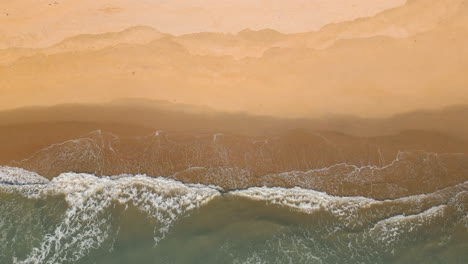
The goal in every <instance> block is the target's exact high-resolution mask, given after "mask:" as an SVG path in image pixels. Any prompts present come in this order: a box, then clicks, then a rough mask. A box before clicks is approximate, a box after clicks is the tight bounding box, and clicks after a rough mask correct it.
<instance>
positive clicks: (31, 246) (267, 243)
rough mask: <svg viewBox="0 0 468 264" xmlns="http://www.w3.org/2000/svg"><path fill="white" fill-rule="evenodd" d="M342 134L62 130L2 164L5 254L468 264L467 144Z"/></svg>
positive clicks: (31, 260) (41, 259)
mask: <svg viewBox="0 0 468 264" xmlns="http://www.w3.org/2000/svg"><path fill="white" fill-rule="evenodd" d="M329 138H330V136H328V138H324V137H323V136H322V135H319V136H316V135H314V136H313V137H311V138H301V140H300V141H299V143H298V144H296V145H294V141H293V140H292V139H281V138H280V139H265V140H261V141H259V140H251V139H245V138H234V139H232V138H231V139H230V138H228V137H224V136H222V135H215V136H214V137H211V136H210V137H207V138H206V139H203V138H202V139H200V140H199V139H197V140H198V141H197V140H194V139H193V138H191V139H186V138H180V139H179V140H178V141H175V140H172V141H171V140H166V139H165V138H162V136H161V133H160V132H157V133H155V134H153V135H150V136H147V137H142V138H132V139H116V138H114V137H110V136H106V135H105V134H102V133H101V132H93V133H92V134H90V135H86V136H84V137H82V138H79V139H74V140H67V141H64V142H59V143H57V144H54V145H52V146H49V147H46V148H44V149H41V150H39V151H37V152H35V153H33V154H32V156H30V157H27V158H25V159H22V160H19V161H16V162H12V163H10V164H8V165H5V166H0V263H1V264H4V263H5V264H9V263H18V264H19V263H25V264H26V263H28V264H36V263H38V264H39V263H40V264H43V263H44V264H45V263H47V264H49V263H50V264H56V263H82V264H85V263H86V264H88V263H89V264H93V263H99V264H101V263H103V264H107V263H109V264H110V263H112V264H114V263H161V264H164V263H167V264H170V263H180V264H182V263H200V264H209V263H223V264H224V263H281V264H283V263H293V264H301V263H304V264H309V263H370V264H376V263H468V177H467V176H468V156H467V154H464V153H435V152H424V151H409V150H403V151H400V150H395V149H394V148H393V146H394V144H389V146H392V148H390V147H387V148H385V146H386V145H385V142H383V141H376V142H370V143H369V142H363V143H362V142H357V143H356V140H355V139H352V140H351V139H346V141H345V139H342V141H341V142H344V143H341V145H340V144H338V143H339V142H340V141H338V140H336V139H335V140H333V141H330V140H329ZM184 140H185V141H184ZM275 140H276V141H275ZM304 142H309V143H308V145H307V144H305V143H304ZM349 142H352V144H353V145H351V143H349ZM382 142H383V143H382ZM390 142H395V140H394V139H392V140H390ZM402 142H406V141H402ZM377 143H378V144H379V145H378V146H377V147H375V146H376V144H377ZM405 144H406V143H405ZM301 146H304V147H301ZM349 146H351V147H349ZM369 146H371V147H369ZM398 148H400V146H398ZM129 153H130V154H129ZM112 172H115V173H112ZM138 172H141V173H138ZM158 175H159V176H158Z"/></svg>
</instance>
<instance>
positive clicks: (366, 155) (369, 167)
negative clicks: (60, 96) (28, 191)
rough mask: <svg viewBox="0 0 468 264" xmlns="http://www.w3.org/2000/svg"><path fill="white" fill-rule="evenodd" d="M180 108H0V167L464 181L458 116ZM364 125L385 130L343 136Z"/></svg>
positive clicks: (361, 183) (392, 189) (278, 179)
mask: <svg viewBox="0 0 468 264" xmlns="http://www.w3.org/2000/svg"><path fill="white" fill-rule="evenodd" d="M185 109H189V110H186V111H181V110H178V109H177V105H172V104H166V105H164V108H162V107H161V105H160V104H154V105H152V106H151V107H147V106H146V107H136V106H135V105H120V104H117V105H116V104H109V105H94V106H93V105H91V106H77V105H69V106H57V107H52V108H38V109H34V110H31V109H19V110H16V111H10V112H9V114H8V115H7V114H5V113H3V115H2V113H0V120H2V123H0V126H1V129H0V145H2V148H1V149H0V162H1V163H0V165H7V166H12V167H20V168H24V169H27V170H30V171H33V172H36V173H38V174H40V175H42V176H44V177H47V178H49V179H51V178H53V177H56V176H58V175H60V174H61V173H64V172H78V173H81V172H83V173H91V174H95V175H101V176H111V175H120V174H132V175H136V174H145V175H148V176H151V177H159V176H162V177H167V178H172V179H176V180H179V181H182V182H185V183H202V184H214V185H218V186H221V187H223V188H224V189H226V190H234V189H245V188H248V187H253V186H270V187H275V186H277V187H296V186H298V187H302V188H307V189H313V190H318V191H325V192H327V193H330V194H334V195H341V196H343V195H348V196H349V195H352V196H354V195H361V196H366V197H373V198H377V199H385V198H396V197H403V196H408V195H414V194H422V193H427V192H433V191H436V190H438V189H441V188H444V187H448V186H452V185H454V184H458V183H462V182H464V181H466V180H468V154H467V153H468V143H467V142H466V141H465V140H464V139H463V138H460V137H457V136H456V135H457V134H461V133H462V132H463V129H465V127H464V126H466V125H465V124H463V123H462V124H460V125H459V127H458V128H457V129H453V127H455V126H452V127H440V128H439V129H437V130H436V131H428V130H424V128H427V126H428V125H431V123H430V122H427V123H425V122H424V121H427V120H431V118H432V117H431V116H430V115H427V114H426V115H425V116H424V118H420V119H419V121H420V122H419V123H418V125H419V128H420V130H414V129H413V130H405V126H404V125H400V126H399V127H398V126H396V125H395V124H402V123H403V124H404V122H402V121H401V120H398V118H397V117H395V118H393V119H388V120H361V121H358V122H357V124H361V127H358V125H356V124H354V125H353V126H349V125H348V126H347V124H348V123H350V122H351V121H353V120H357V119H352V118H348V119H346V120H344V119H343V120H341V121H340V122H341V123H340V122H338V121H334V122H331V123H330V124H326V123H325V122H323V121H320V120H290V119H275V118H270V117H258V116H249V115H243V114H238V115H233V114H223V113H218V112H209V113H207V112H206V111H209V110H206V109H205V110H204V111H205V112H203V111H201V110H200V109H195V110H197V111H195V110H194V109H192V108H189V107H187V106H185ZM461 109H462V110H463V108H461ZM462 110H460V111H459V114H461V115H463V114H464V112H463V111H462ZM93 112H95V114H93ZM444 113H445V115H446V116H447V117H449V118H447V120H450V115H449V114H447V113H446V112H443V111H441V112H434V113H433V114H432V115H433V116H434V118H440V116H441V115H442V114H444ZM413 115H414V116H418V115H417V114H413ZM407 116H411V114H408V115H406V117H407ZM420 116H421V115H420ZM119 118H120V122H119V121H118V120H119ZM33 119H34V120H35V121H36V122H32V120H33ZM400 119H402V120H404V119H405V118H400ZM406 119H407V118H406ZM454 124H455V123H454ZM340 126H341V127H342V130H341V131H340V130H335V131H331V130H330V129H331V128H337V127H340ZM366 127H369V128H372V127H374V128H375V127H378V128H380V129H381V130H382V129H383V128H385V127H391V129H389V130H388V131H387V133H382V134H375V133H376V132H375V131H377V130H375V131H374V132H373V133H374V135H373V136H367V135H365V134H366V133H365V132H363V133H361V135H359V133H357V134H356V133H355V134H354V135H351V134H349V131H351V130H354V131H365V128H366ZM314 128H315V129H314ZM416 128H418V127H416ZM443 129H446V130H448V131H447V132H446V133H443V132H440V130H443ZM346 132H348V134H347V133H346Z"/></svg>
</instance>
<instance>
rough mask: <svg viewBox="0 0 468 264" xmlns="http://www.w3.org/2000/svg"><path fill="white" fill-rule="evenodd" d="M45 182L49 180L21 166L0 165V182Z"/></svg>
mask: <svg viewBox="0 0 468 264" xmlns="http://www.w3.org/2000/svg"><path fill="white" fill-rule="evenodd" d="M47 182H49V180H47V179H46V178H44V177H42V176H40V175H39V174H37V173H35V172H32V171H27V170H24V169H21V168H15V167H7V166H0V183H9V184H34V183H47Z"/></svg>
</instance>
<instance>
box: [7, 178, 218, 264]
mask: <svg viewBox="0 0 468 264" xmlns="http://www.w3.org/2000/svg"><path fill="white" fill-rule="evenodd" d="M8 188H14V189H17V190H18V191H19V193H22V194H24V195H25V196H27V197H30V198H38V197H44V196H51V195H65V200H66V201H67V203H68V204H69V208H68V209H67V211H66V213H65V217H64V219H63V220H62V222H61V223H60V224H59V225H58V226H57V227H56V229H55V230H54V232H52V233H50V234H48V235H46V236H45V238H44V240H43V241H42V243H41V245H40V246H39V247H37V248H34V249H33V250H32V252H31V254H30V255H29V256H28V257H27V258H26V259H25V260H22V261H17V263H62V262H74V261H77V260H78V259H80V258H81V257H82V256H84V255H86V254H88V253H89V252H90V250H91V249H93V248H97V247H99V246H100V245H101V244H102V243H103V242H104V241H106V240H108V239H110V238H111V237H112V235H115V234H113V229H112V228H113V227H112V226H111V224H110V222H111V221H110V218H111V217H112V216H111V214H110V213H109V209H110V208H111V206H112V204H115V203H118V204H122V205H124V206H125V207H128V206H130V205H133V206H135V207H136V208H138V209H139V210H140V211H142V212H144V213H145V214H147V216H148V218H150V219H154V220H155V221H156V222H157V226H156V227H155V233H154V239H155V242H159V241H160V240H161V239H162V238H163V237H164V236H165V235H166V234H167V232H169V229H170V227H171V226H172V224H173V223H174V222H175V221H176V220H177V219H179V218H180V217H181V216H184V215H186V214H188V213H189V212H190V211H191V210H193V209H195V208H198V207H200V206H202V205H204V204H205V203H207V202H209V201H210V200H211V199H213V198H214V197H216V196H219V195H220V193H219V192H218V191H217V190H216V189H214V188H210V187H209V186H203V185H184V184H182V183H180V182H176V181H173V180H168V179H162V178H150V177H146V176H143V175H137V176H133V177H121V178H118V179H115V180H112V179H111V178H110V177H96V176H94V175H89V174H76V173H64V174H61V175H60V176H58V177H56V178H54V179H53V180H52V181H50V183H49V184H47V185H42V186H8ZM31 189H35V191H31Z"/></svg>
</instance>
